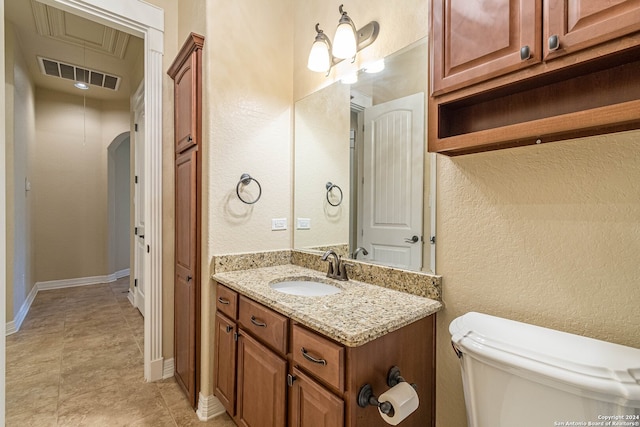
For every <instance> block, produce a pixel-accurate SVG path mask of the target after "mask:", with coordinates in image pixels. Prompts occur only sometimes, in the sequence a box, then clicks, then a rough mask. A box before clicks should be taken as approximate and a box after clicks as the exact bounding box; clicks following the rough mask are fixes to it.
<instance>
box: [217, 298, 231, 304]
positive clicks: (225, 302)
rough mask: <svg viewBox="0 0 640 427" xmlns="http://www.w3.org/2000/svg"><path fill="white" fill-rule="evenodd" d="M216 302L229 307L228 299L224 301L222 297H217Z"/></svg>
mask: <svg viewBox="0 0 640 427" xmlns="http://www.w3.org/2000/svg"><path fill="white" fill-rule="evenodd" d="M218 302H219V303H220V304H224V305H229V300H228V299H224V298H222V297H218Z"/></svg>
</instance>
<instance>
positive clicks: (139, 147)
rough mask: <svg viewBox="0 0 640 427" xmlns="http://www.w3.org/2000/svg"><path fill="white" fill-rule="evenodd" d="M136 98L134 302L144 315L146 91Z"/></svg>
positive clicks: (137, 94)
mask: <svg viewBox="0 0 640 427" xmlns="http://www.w3.org/2000/svg"><path fill="white" fill-rule="evenodd" d="M135 98H136V100H135V101H136V102H135V107H134V108H135V109H134V122H135V129H134V130H135V148H134V154H135V163H134V164H135V178H134V182H135V184H134V188H135V193H134V199H133V202H134V218H135V220H134V224H135V229H134V230H135V245H134V251H135V254H134V283H135V294H134V303H135V306H136V307H137V308H138V310H139V311H140V313H142V315H143V316H144V297H145V284H146V281H145V277H144V257H145V254H146V251H147V249H146V245H145V240H144V151H145V150H144V141H145V138H144V102H143V100H144V91H143V90H142V91H141V90H138V92H137V93H136V95H135Z"/></svg>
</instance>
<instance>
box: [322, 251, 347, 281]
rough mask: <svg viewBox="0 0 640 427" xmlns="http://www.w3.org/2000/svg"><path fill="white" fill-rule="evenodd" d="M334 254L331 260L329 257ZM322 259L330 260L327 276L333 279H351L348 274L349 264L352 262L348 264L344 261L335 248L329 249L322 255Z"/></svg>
mask: <svg viewBox="0 0 640 427" xmlns="http://www.w3.org/2000/svg"><path fill="white" fill-rule="evenodd" d="M330 256H333V260H330V259H329V257H330ZM321 259H322V261H328V262H329V268H328V269H327V277H329V278H331V279H337V280H349V277H348V276H347V266H348V265H351V264H347V263H346V262H344V261H342V258H340V255H338V254H337V253H336V252H335V251H334V250H332V249H329V250H328V251H326V252H325V253H324V254H323V255H322V258H321Z"/></svg>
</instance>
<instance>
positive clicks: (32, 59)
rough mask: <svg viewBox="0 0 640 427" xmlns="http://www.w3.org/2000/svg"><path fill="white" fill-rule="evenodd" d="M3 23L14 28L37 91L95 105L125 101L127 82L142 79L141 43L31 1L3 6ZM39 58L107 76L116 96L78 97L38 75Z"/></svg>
mask: <svg viewBox="0 0 640 427" xmlns="http://www.w3.org/2000/svg"><path fill="white" fill-rule="evenodd" d="M5 19H6V20H7V21H9V22H11V23H12V24H13V26H14V30H15V33H16V39H17V44H18V46H17V49H20V50H21V51H22V55H23V56H24V58H25V61H26V63H27V67H28V69H29V72H30V74H31V76H32V78H33V80H34V82H35V84H36V86H38V87H45V88H49V89H53V90H58V91H62V92H67V93H73V94H76V95H86V96H87V97H91V98H98V99H111V100H113V99H128V98H129V97H130V95H131V93H132V92H133V90H135V88H132V87H131V85H132V84H133V83H132V82H131V79H132V77H134V76H135V75H137V76H139V77H138V78H140V77H142V74H143V68H142V67H143V58H144V41H143V40H142V39H141V38H138V37H135V36H133V35H129V34H127V33H123V32H122V31H119V30H116V29H113V28H110V27H106V26H104V25H102V24H99V23H97V22H93V21H90V20H87V19H85V18H82V17H79V16H77V15H73V14H70V13H68V12H64V11H61V10H59V9H56V8H53V7H51V6H47V5H44V4H42V3H39V2H37V1H35V0H6V1H5ZM38 56H41V57H44V58H48V59H54V60H57V61H60V62H64V63H67V64H71V65H77V66H80V67H83V68H85V67H86V68H88V69H92V70H96V71H100V72H103V73H107V74H112V75H115V76H118V77H121V78H122V81H121V82H120V86H119V89H118V90H117V91H113V90H110V89H103V88H100V87H96V86H90V89H89V90H87V91H80V90H79V89H76V88H75V87H74V86H73V82H72V81H70V80H66V79H62V78H58V77H52V76H47V75H45V74H43V73H42V72H41V70H40V67H39V65H38V59H37V57H38Z"/></svg>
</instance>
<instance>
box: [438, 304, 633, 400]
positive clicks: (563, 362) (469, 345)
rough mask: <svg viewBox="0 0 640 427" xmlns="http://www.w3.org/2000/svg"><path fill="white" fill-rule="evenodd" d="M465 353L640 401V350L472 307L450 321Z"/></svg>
mask: <svg viewBox="0 0 640 427" xmlns="http://www.w3.org/2000/svg"><path fill="white" fill-rule="evenodd" d="M449 332H450V333H451V340H452V343H453V344H454V345H455V346H456V347H457V348H458V349H459V350H460V351H461V352H462V354H463V357H464V353H471V354H474V355H476V356H480V357H484V358H488V359H490V360H493V361H495V362H497V363H499V364H506V365H507V366H512V367H516V368H522V369H525V370H528V371H531V372H533V373H534V374H538V375H542V376H544V377H548V378H553V379H555V380H558V381H561V382H564V383H566V384H569V385H572V386H576V387H579V388H582V389H585V390H591V391H594V392H599V393H606V394H608V395H615V396H618V397H621V398H624V399H625V400H627V401H628V402H633V406H636V405H640V349H637V348H632V347H626V346H623V345H620V344H614V343H610V342H606V341H600V340H597V339H593V338H588V337H584V336H580V335H574V334H569V333H567V332H561V331H557V330H554V329H548V328H543V327H540V326H535V325H530V324H527V323H522V322H516V321H514V320H509V319H503V318H500V317H495V316H490V315H488V314H482V313H475V312H470V313H467V314H465V315H463V316H460V317H458V318H456V319H454V320H453V322H451V324H450V325H449Z"/></svg>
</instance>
